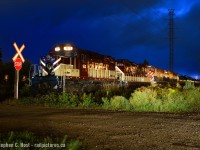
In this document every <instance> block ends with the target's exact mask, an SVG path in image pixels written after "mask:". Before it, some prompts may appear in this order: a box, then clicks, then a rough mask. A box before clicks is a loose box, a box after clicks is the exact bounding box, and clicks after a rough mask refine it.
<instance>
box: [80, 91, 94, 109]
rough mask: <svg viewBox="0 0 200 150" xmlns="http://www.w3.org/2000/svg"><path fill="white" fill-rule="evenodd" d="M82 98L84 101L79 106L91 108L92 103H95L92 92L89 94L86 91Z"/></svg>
mask: <svg viewBox="0 0 200 150" xmlns="http://www.w3.org/2000/svg"><path fill="white" fill-rule="evenodd" d="M80 100H81V102H82V103H81V104H80V105H79V106H81V107H84V108H89V107H91V106H92V105H94V103H93V99H92V94H91V93H90V94H88V95H87V94H86V93H84V94H83V95H82V97H81V98H80Z"/></svg>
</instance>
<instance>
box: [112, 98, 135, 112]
mask: <svg viewBox="0 0 200 150" xmlns="http://www.w3.org/2000/svg"><path fill="white" fill-rule="evenodd" d="M110 106H111V109H113V110H130V108H131V107H130V103H129V101H128V100H127V99H126V98H125V97H123V96H114V97H113V98H111V100H110Z"/></svg>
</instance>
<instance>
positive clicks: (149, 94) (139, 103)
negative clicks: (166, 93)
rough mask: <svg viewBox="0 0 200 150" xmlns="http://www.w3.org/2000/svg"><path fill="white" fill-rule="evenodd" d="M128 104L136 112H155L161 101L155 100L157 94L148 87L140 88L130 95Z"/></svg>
mask: <svg viewBox="0 0 200 150" xmlns="http://www.w3.org/2000/svg"><path fill="white" fill-rule="evenodd" d="M129 100H130V104H131V105H132V107H133V109H134V110H136V111H157V110H159V109H160V105H161V104H160V103H161V101H158V100H157V92H156V91H155V90H154V89H152V88H148V87H141V88H139V89H137V90H136V91H135V92H134V93H132V95H131V97H130V99H129Z"/></svg>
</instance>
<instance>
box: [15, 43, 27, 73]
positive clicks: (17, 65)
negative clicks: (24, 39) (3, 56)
mask: <svg viewBox="0 0 200 150" xmlns="http://www.w3.org/2000/svg"><path fill="white" fill-rule="evenodd" d="M13 46H14V48H15V50H16V52H17V53H16V54H15V55H14V57H13V58H12V60H13V62H14V67H15V69H16V70H20V69H21V68H22V62H23V63H24V62H25V59H24V57H23V56H22V53H21V52H22V51H23V50H24V48H25V45H24V44H23V45H22V46H21V47H20V49H19V48H18V46H17V43H16V42H14V43H13Z"/></svg>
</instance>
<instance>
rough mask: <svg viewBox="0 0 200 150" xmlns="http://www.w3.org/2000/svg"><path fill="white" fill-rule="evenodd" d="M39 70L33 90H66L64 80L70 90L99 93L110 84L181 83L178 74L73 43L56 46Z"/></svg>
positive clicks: (33, 81)
mask: <svg viewBox="0 0 200 150" xmlns="http://www.w3.org/2000/svg"><path fill="white" fill-rule="evenodd" d="M38 70H39V71H38V73H37V71H34V75H33V77H32V86H31V87H32V89H36V88H40V89H41V88H43V89H45V88H51V89H52V88H54V89H59V88H62V87H63V83H62V81H64V82H66V81H67V82H68V84H67V87H68V89H69V90H70V89H73V87H74V86H75V85H73V84H76V86H77V84H79V85H80V86H82V87H90V89H93V90H96V88H102V87H104V86H111V85H113V86H130V85H133V84H138V83H139V84H141V85H149V84H152V83H155V82H158V83H162V82H177V81H178V80H179V76H178V74H176V73H173V72H169V71H166V70H162V69H159V68H156V67H152V66H147V65H139V64H136V63H134V62H131V61H129V60H125V59H120V60H116V59H114V58H113V57H111V56H105V55H102V54H98V53H96V52H93V51H88V50H85V49H82V48H78V47H76V46H75V45H73V44H59V45H56V46H55V47H53V48H52V49H51V50H50V51H49V53H48V55H47V56H44V57H41V59H40V65H39V69H38ZM63 79H66V80H63ZM70 85H72V86H70ZM67 87H66V88H67ZM81 90H83V89H81Z"/></svg>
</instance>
